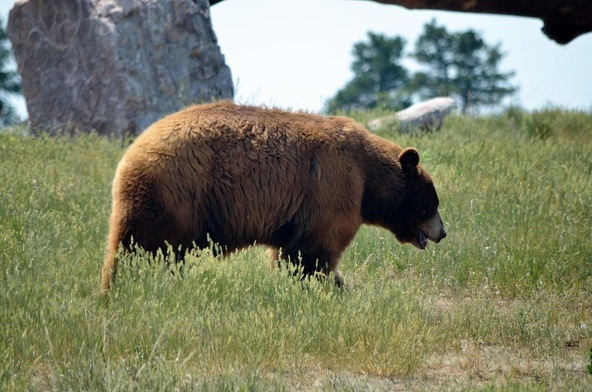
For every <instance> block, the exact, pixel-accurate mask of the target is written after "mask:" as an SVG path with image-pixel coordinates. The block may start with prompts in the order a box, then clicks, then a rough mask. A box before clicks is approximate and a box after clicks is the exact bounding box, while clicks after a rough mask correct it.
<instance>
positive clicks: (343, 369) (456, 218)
mask: <svg viewBox="0 0 592 392" xmlns="http://www.w3.org/2000/svg"><path fill="white" fill-rule="evenodd" d="M533 118H535V120H533ZM533 124H535V125H536V124H539V125H537V126H538V127H539V128H536V127H535V125H533ZM540 124H547V125H548V126H547V125H543V126H542V127H541V126H540ZM534 129H543V131H534ZM379 133H381V134H382V135H383V136H385V137H387V138H391V139H393V140H395V141H396V142H397V143H398V144H400V145H402V146H416V147H418V148H419V150H420V153H421V154H422V163H423V165H424V167H426V169H427V170H428V171H429V172H430V173H431V174H432V176H433V178H434V180H435V182H436V185H437V188H438V191H439V195H440V198H441V215H442V216H443V219H444V220H445V224H446V228H447V231H448V233H449V235H448V237H447V238H446V239H445V240H444V241H443V242H441V243H440V244H439V245H433V244H432V245H430V247H429V248H428V250H427V251H424V252H420V251H418V250H416V249H415V248H412V247H410V246H401V245H399V244H398V243H396V241H395V239H394V238H393V237H392V236H391V235H390V234H389V233H388V232H386V231H384V230H380V229H376V228H371V227H365V228H363V229H362V230H361V231H360V233H359V234H358V236H357V237H356V240H355V242H354V243H353V244H352V245H351V247H350V248H349V249H348V250H347V252H346V254H345V255H344V257H343V261H342V271H343V273H344V276H345V278H346V284H347V286H348V288H347V290H345V291H340V290H338V289H336V288H334V287H333V286H332V285H331V284H327V283H322V282H317V281H312V282H303V283H301V282H298V281H297V280H295V279H294V278H292V277H291V276H290V275H289V273H286V272H279V271H277V270H275V271H272V270H270V262H269V260H268V259H267V255H266V253H265V252H264V250H263V249H261V248H252V249H249V250H247V251H245V252H241V253H239V254H236V255H233V256H231V257H229V258H227V259H218V258H215V257H213V256H212V255H211V253H210V252H209V251H207V250H205V251H203V252H194V253H193V254H191V255H190V256H189V257H188V260H187V264H186V268H185V270H184V274H183V277H180V275H179V274H171V273H170V272H169V271H167V270H166V269H165V268H163V267H162V265H163V264H164V263H158V262H156V263H154V262H153V263H152V266H149V265H148V262H147V260H146V258H145V257H142V256H137V257H132V258H128V259H127V260H124V261H123V262H122V265H121V267H120V274H119V276H118V277H119V279H118V281H117V283H116V285H115V287H114V289H113V291H112V292H111V293H110V301H109V304H108V305H105V304H104V303H103V302H102V301H101V299H100V296H99V295H98V290H99V285H100V283H99V281H100V270H101V265H102V261H103V257H104V255H105V239H106V235H107V221H108V215H109V203H110V181H111V179H112V176H113V174H114V170H115V166H116V164H117V162H118V160H119V158H120V157H121V155H122V153H123V150H124V148H123V147H122V145H121V143H120V142H117V141H110V140H108V139H104V138H99V137H97V136H94V135H91V136H78V137H74V138H48V137H41V138H30V137H27V136H23V133H22V132H21V131H19V130H5V131H4V132H0V184H2V187H1V188H0V390H23V389H30V390H82V389H86V390H200V391H201V390H206V391H209V390H212V391H214V390H310V389H317V390H389V389H411V390H426V389H429V390H434V389H435V390H476V389H477V390H492V391H497V390H508V391H513V390H517V391H518V390H520V391H522V390H532V391H535V390H563V389H568V390H569V389H571V390H585V389H590V388H592V375H590V374H589V372H588V367H589V366H590V364H591V362H590V352H591V351H590V350H591V348H592V301H591V300H590V299H591V298H592V241H591V235H590V233H591V232H592V220H591V219H590V218H591V213H590V206H592V115H591V114H590V113H586V112H567V111H561V110H558V109H544V110H541V111H539V112H534V113H526V112H522V111H519V110H509V111H508V112H506V113H504V114H501V115H498V116H489V117H483V118H464V117H451V118H449V119H448V120H447V122H446V123H445V126H444V128H443V129H442V130H441V131H439V132H437V133H434V134H431V135H398V134H397V132H396V129H383V130H380V132H379Z"/></svg>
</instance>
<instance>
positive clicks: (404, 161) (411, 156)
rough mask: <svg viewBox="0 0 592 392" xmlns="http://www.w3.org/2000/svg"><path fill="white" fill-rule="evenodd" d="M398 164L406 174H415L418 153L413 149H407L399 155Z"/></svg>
mask: <svg viewBox="0 0 592 392" xmlns="http://www.w3.org/2000/svg"><path fill="white" fill-rule="evenodd" d="M399 162H401V167H402V168H403V171H404V172H405V173H407V174H413V173H416V172H417V165H419V151H417V150H416V149H415V148H413V147H408V148H406V149H404V150H403V151H401V153H400V154H399Z"/></svg>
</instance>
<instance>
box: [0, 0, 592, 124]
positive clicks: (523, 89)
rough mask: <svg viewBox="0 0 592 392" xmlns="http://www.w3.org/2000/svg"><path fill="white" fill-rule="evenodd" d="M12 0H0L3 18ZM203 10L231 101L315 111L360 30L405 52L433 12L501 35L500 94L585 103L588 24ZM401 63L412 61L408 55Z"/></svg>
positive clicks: (349, 4)
mask: <svg viewBox="0 0 592 392" xmlns="http://www.w3.org/2000/svg"><path fill="white" fill-rule="evenodd" d="M12 4H14V1H6V0H3V1H2V2H1V4H0V17H1V18H2V19H3V20H4V21H6V20H7V18H8V12H9V10H10V8H12ZM210 13H211V19H212V24H213V28H214V31H215V32H216V35H217V38H218V44H219V45H220V48H221V50H222V53H223V54H224V56H225V58H226V63H227V64H228V65H229V66H230V69H231V71H232V77H233V81H234V83H235V101H237V102H240V103H248V104H256V105H267V106H278V107H283V108H292V109H295V110H299V109H303V110H309V111H313V112H319V111H321V110H322V108H323V105H324V103H325V102H326V100H327V99H328V98H331V97H332V96H334V95H335V93H336V92H337V91H338V90H339V89H340V88H342V87H343V86H344V85H345V84H346V83H347V82H348V81H349V80H351V78H352V77H353V73H352V72H351V70H350V67H351V63H352V61H353V57H352V55H351V51H352V47H353V45H354V43H356V42H360V41H365V40H366V39H367V33H368V31H372V32H374V33H380V34H384V35H386V36H388V37H394V36H397V35H400V36H402V37H404V38H405V39H406V40H407V46H406V49H407V51H408V52H409V51H411V50H412V49H413V46H414V43H415V40H416V39H417V37H418V36H419V35H420V34H421V32H422V30H423V26H424V25H425V24H426V23H429V22H430V21H431V20H432V19H435V20H436V22H437V23H438V25H443V26H444V27H446V29H447V30H448V31H449V32H458V31H465V30H468V29H473V30H475V31H477V32H479V33H481V34H482V36H483V38H484V39H485V42H486V43H487V44H489V45H494V44H497V43H499V44H501V49H502V51H503V52H504V53H505V54H506V55H505V57H504V59H503V60H502V62H501V67H500V70H501V71H504V72H507V71H515V76H514V77H513V78H512V79H511V82H512V83H513V84H514V85H516V86H518V87H519V91H518V94H517V95H516V96H515V97H514V98H512V99H511V101H509V102H508V103H512V104H516V105H520V106H522V107H524V108H526V109H529V110H532V109H537V108H542V107H545V106H547V105H554V106H560V107H563V108H568V109H584V110H592V33H588V34H585V35H583V36H580V37H578V38H576V39H575V40H574V41H572V42H571V43H569V44H567V45H559V44H557V43H555V42H554V41H552V40H550V39H549V38H547V36H545V35H544V34H543V33H542V32H541V27H542V26H543V23H542V22H541V21H540V20H538V19H534V18H519V17H510V16H497V15H482V14H481V15H478V14H468V13H454V12H442V11H418V10H413V11H411V10H407V9H405V8H403V7H399V6H393V5H384V4H379V3H376V2H373V1H368V0H224V1H222V2H221V3H219V4H216V5H214V6H213V7H212V8H211V10H210ZM404 64H405V65H406V66H407V67H408V68H409V69H410V70H414V67H415V64H414V63H413V62H412V61H410V60H409V61H407V60H406V61H405V62H404ZM18 106H19V109H20V110H21V111H24V110H25V109H24V103H22V102H20V103H19V105H18Z"/></svg>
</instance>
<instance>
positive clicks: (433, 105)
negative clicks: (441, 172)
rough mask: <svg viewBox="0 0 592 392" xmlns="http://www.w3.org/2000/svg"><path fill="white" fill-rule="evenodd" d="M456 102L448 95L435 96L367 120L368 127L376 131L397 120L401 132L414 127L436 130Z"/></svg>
mask: <svg viewBox="0 0 592 392" xmlns="http://www.w3.org/2000/svg"><path fill="white" fill-rule="evenodd" d="M456 107H457V106H456V102H455V101H454V99H452V98H450V97H437V98H432V99H429V100H427V101H423V102H420V103H416V104H415V105H411V106H409V107H408V108H407V109H404V110H401V111H399V112H396V113H395V114H392V115H390V116H385V117H381V118H377V119H374V120H372V121H370V122H368V129H370V130H371V131H376V130H377V129H378V128H380V127H382V126H384V125H388V124H392V123H395V122H398V123H399V124H400V127H401V131H403V132H411V131H412V130H414V129H418V128H419V129H423V130H426V131H434V130H438V129H440V128H441V127H442V122H443V121H444V118H445V117H446V116H448V115H449V114H450V113H451V112H452V111H453V110H454V109H456Z"/></svg>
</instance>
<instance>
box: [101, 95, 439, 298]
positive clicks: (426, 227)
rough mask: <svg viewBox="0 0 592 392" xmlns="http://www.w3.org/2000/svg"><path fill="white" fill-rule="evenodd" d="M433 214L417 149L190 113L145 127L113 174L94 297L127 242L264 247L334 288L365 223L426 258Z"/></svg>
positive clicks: (327, 122)
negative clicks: (328, 277)
mask: <svg viewBox="0 0 592 392" xmlns="http://www.w3.org/2000/svg"><path fill="white" fill-rule="evenodd" d="M438 204H439V201H438V196H437V195H436V190H435V189H434V185H433V183H432V180H431V178H430V176H429V175H428V174H427V173H426V171H425V170H424V169H423V168H422V167H421V165H419V153H418V152H417V150H416V149H414V148H406V149H402V148H401V147H399V146H398V145H396V144H394V143H391V142H389V141H386V140H384V139H382V138H380V137H378V136H376V135H373V134H371V133H370V132H368V131H367V130H366V129H364V128H363V127H362V126H361V125H359V124H358V123H356V122H354V121H353V120H351V119H349V118H345V117H321V116H318V115H313V114H309V113H302V112H297V113H295V112H289V111H282V110H279V109H263V108H258V107H253V106H240V105H235V104H233V103H230V102H221V103H214V104H206V105H196V106H191V107H189V108H187V109H185V110H182V111H180V112H178V113H175V114H172V115H169V116H167V117H165V118H163V119H162V120H160V121H157V122H156V123H154V124H153V125H151V126H150V127H149V128H148V129H146V131H145V132H144V133H142V134H141V135H140V136H139V137H138V138H137V139H136V140H135V142H134V143H133V144H132V145H131V146H130V147H129V149H128V150H127V152H126V153H125V155H124V156H123V158H122V159H121V161H120V162H119V165H118V167H117V171H116V174H115V179H114V181H113V210H112V214H111V221H110V229H109V230H110V233H109V240H108V255H107V258H106V260H105V263H104V266H103V276H102V290H103V291H106V290H108V289H109V288H110V286H111V283H112V280H113V279H114V278H115V273H116V271H117V251H118V248H119V246H120V245H122V246H123V248H124V249H125V250H127V251H131V250H132V249H131V248H132V247H131V246H130V245H131V243H132V241H133V243H134V244H137V245H140V246H141V247H142V248H144V249H145V250H146V251H149V252H155V251H157V250H159V249H163V250H166V249H167V244H168V245H169V246H170V247H172V249H174V250H180V251H181V252H182V251H184V250H187V249H189V248H191V247H193V246H197V247H206V246H208V245H209V241H212V242H214V243H216V244H219V245H220V248H221V249H223V250H224V252H225V253H226V252H233V251H235V250H237V249H240V248H243V247H246V246H249V245H252V244H254V243H257V244H262V245H266V246H268V247H269V248H270V250H271V253H272V255H273V258H274V259H275V260H277V259H278V257H279V258H281V259H285V260H289V261H291V262H292V263H296V264H297V265H298V266H299V267H301V269H302V272H303V273H304V274H305V275H311V274H314V273H315V272H321V273H323V274H329V273H330V272H333V273H334V274H335V280H336V283H337V284H338V285H340V284H341V282H342V278H341V276H340V275H339V273H338V271H337V266H338V264H339V259H340V257H341V254H342V252H343V251H344V250H345V248H346V247H347V246H348V245H349V243H350V242H351V241H352V239H353V238H354V236H355V235H356V232H357V231H358V229H359V228H360V225H361V224H362V223H367V224H370V225H377V226H380V227H384V228H386V229H388V230H390V231H391V232H392V233H393V234H394V235H395V237H396V238H397V239H398V240H399V241H400V242H401V243H411V244H413V245H415V246H416V247H417V248H419V249H424V248H425V247H426V245H427V242H428V239H429V240H432V241H434V242H436V243H437V242H439V241H440V240H441V239H443V238H444V237H445V236H446V232H445V230H444V227H443V225H442V221H441V219H440V215H439V213H438ZM132 239H133V240H132ZM170 247H169V249H170Z"/></svg>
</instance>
